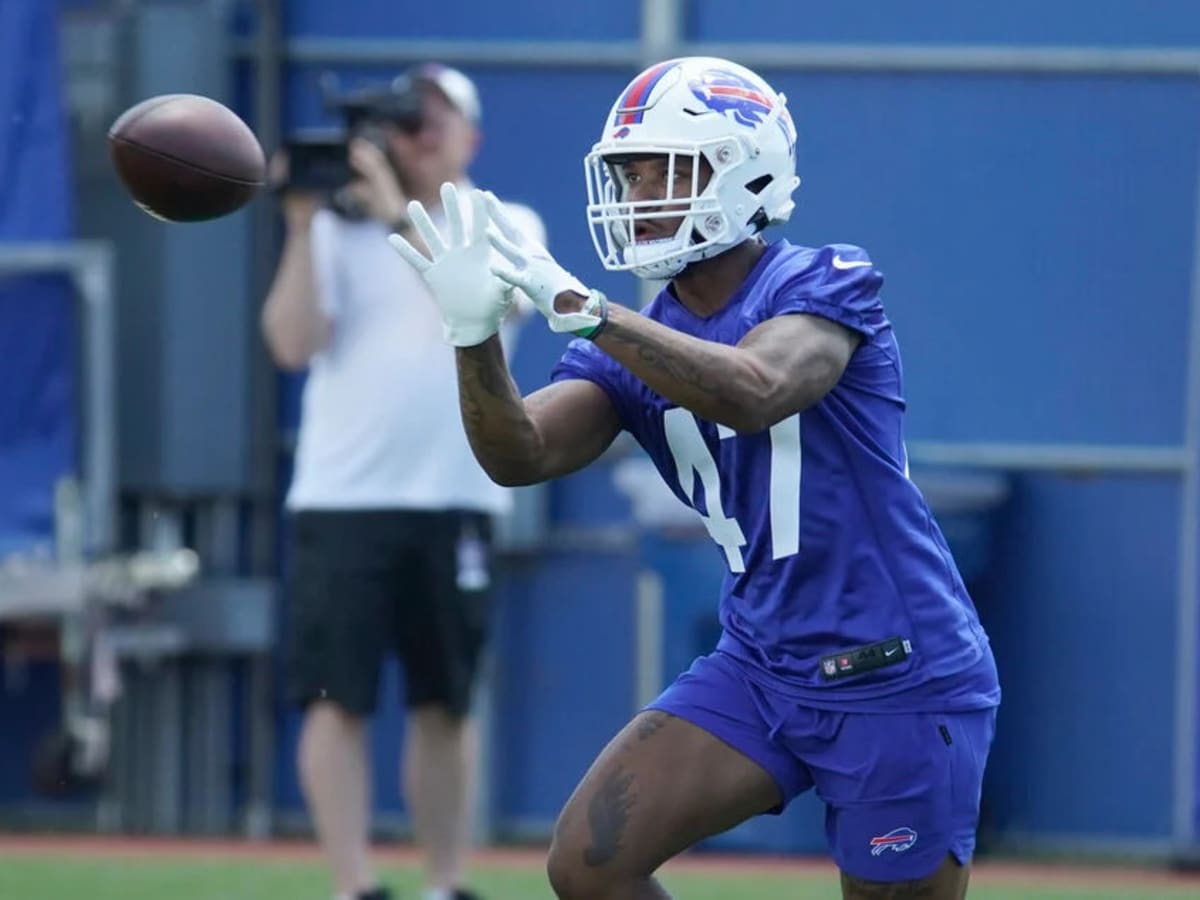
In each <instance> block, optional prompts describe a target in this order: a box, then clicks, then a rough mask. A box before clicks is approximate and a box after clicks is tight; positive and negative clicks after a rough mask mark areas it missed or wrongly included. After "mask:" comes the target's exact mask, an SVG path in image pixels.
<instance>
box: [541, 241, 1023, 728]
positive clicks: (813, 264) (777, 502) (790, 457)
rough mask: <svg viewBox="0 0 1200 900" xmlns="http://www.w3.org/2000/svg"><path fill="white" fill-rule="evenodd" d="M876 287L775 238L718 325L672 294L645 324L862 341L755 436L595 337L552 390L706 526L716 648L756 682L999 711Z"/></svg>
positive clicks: (857, 698)
mask: <svg viewBox="0 0 1200 900" xmlns="http://www.w3.org/2000/svg"><path fill="white" fill-rule="evenodd" d="M882 280H883V279H882V276H881V275H880V273H879V272H878V271H877V270H876V269H875V268H874V266H873V265H872V264H871V263H870V262H869V261H868V259H867V255H866V254H865V253H864V251H863V250H861V249H860V248H858V247H853V246H849V245H845V244H835V245H830V246H826V247H822V248H821V249H816V250H815V249H811V248H807V247H796V246H792V245H790V244H789V243H787V242H786V241H780V242H778V243H775V244H773V245H771V246H770V247H768V248H767V250H766V252H765V253H764V254H763V256H762V258H761V260H760V261H759V262H758V264H757V265H756V266H755V268H754V270H753V271H752V272H751V273H750V275H749V276H748V277H747V278H746V281H745V283H744V284H743V285H742V287H741V289H740V290H739V291H738V292H737V294H736V295H735V296H734V297H733V298H731V299H730V301H729V303H727V304H726V305H725V306H724V307H723V308H722V309H721V310H719V311H718V312H716V313H714V314H713V315H711V316H709V317H707V318H700V317H698V316H696V315H693V314H692V313H691V312H689V311H688V310H687V309H685V308H684V307H683V305H682V304H680V303H679V301H678V300H677V299H676V298H675V297H674V295H673V294H672V293H671V292H670V290H669V289H668V290H663V291H662V292H660V293H659V295H658V296H657V297H656V298H655V299H654V301H653V302H652V303H651V304H650V305H649V306H647V307H646V308H645V309H644V310H643V311H642V314H643V315H645V316H647V317H648V318H651V319H654V320H656V321H658V322H661V323H663V324H664V325H668V326H670V327H671V328H674V329H676V330H678V331H681V332H683V333H685V334H689V335H693V336H695V337H697V338H701V339H703V340H708V341H714V342H716V343H721V344H730V345H732V344H737V343H738V342H739V341H740V340H741V339H742V338H743V337H744V336H745V335H746V333H747V332H749V331H750V330H751V329H753V328H754V327H755V326H757V325H759V324H761V323H762V322H764V321H766V320H767V319H770V318H772V317H774V316H782V315H789V314H795V313H804V314H808V315H816V316H822V317H824V318H827V319H831V320H832V321H834V322H837V323H839V324H841V325H843V326H845V327H846V328H849V329H850V330H852V331H854V332H856V333H857V334H858V335H860V336H861V342H860V343H859V346H858V348H857V349H856V350H855V352H854V354H853V355H852V356H851V358H850V362H849V365H848V366H847V367H846V371H845V373H844V374H843V375H842V377H841V380H840V381H839V382H838V383H837V385H836V386H835V387H834V388H833V390H832V391H830V392H829V393H828V394H827V395H826V396H825V397H824V398H823V399H822V400H821V401H820V402H819V403H817V404H816V405H815V406H813V407H811V408H809V409H806V410H804V411H803V412H801V413H797V414H795V415H792V416H789V417H788V418H786V419H784V420H783V421H781V422H778V423H776V424H775V425H773V426H771V427H770V428H769V429H768V430H766V431H763V432H760V433H758V434H739V433H737V432H734V431H733V430H732V429H730V428H727V427H725V426H723V425H717V424H715V423H713V422H706V421H703V420H701V419H699V418H698V417H696V416H695V415H693V414H692V413H691V412H689V411H688V410H686V409H682V408H680V407H678V406H676V405H675V404H673V403H671V402H670V401H668V400H666V399H665V398H664V397H662V396H660V395H659V394H657V393H655V392H654V391H653V390H651V389H650V388H649V387H647V386H646V385H645V384H644V383H643V382H642V381H641V380H640V379H638V378H637V377H636V376H634V375H632V374H631V373H630V372H629V371H628V370H626V369H625V368H624V367H622V366H621V365H619V364H618V363H616V362H615V361H614V360H613V359H612V358H611V357H610V356H608V355H607V354H606V353H605V352H604V351H603V350H601V349H600V348H599V347H597V346H596V345H594V344H592V343H590V342H588V341H584V340H576V341H572V343H571V344H570V346H569V347H568V348H567V351H566V353H565V354H564V355H563V358H562V360H561V361H560V362H559V364H558V365H557V366H556V367H555V369H554V372H553V375H552V377H553V379H554V380H560V379H564V378H583V379H587V380H590V381H592V382H595V383H596V384H597V385H599V386H600V387H601V388H602V389H603V390H604V391H605V392H606V393H607V395H608V397H609V399H610V400H611V401H612V404H613V406H614V407H615V408H616V411H617V414H618V416H619V417H620V421H621V424H622V426H623V427H624V428H625V429H626V430H627V431H629V432H630V433H631V434H632V435H633V436H634V437H635V438H636V439H637V440H638V442H639V443H640V444H641V445H642V447H643V448H644V449H645V450H646V452H647V453H648V454H649V456H650V458H651V459H652V460H653V461H654V464H655V466H656V467H657V468H658V471H659V473H660V474H661V475H662V477H663V479H664V480H665V481H666V483H667V484H668V485H669V486H670V487H671V490H672V491H674V492H675V494H676V495H677V496H678V497H679V499H680V500H682V501H683V502H684V503H686V504H687V505H689V506H691V507H693V508H695V509H696V511H697V512H699V513H700V515H701V517H702V520H703V522H704V525H705V527H706V528H707V529H708V532H709V534H710V535H711V536H712V538H713V540H714V541H715V542H716V544H717V546H718V547H719V548H720V550H721V552H722V554H723V555H724V558H725V562H726V564H727V566H728V569H729V571H728V574H727V575H726V577H725V580H724V583H723V586H722V589H721V602H720V621H721V626H722V629H723V632H722V636H721V639H720V643H719V644H718V649H719V650H721V651H724V652H725V653H728V654H730V655H731V656H733V657H735V658H736V659H738V660H740V661H741V663H742V664H743V669H744V670H745V671H746V673H747V675H748V676H749V677H751V678H753V679H757V680H760V681H762V682H763V683H764V684H766V685H768V686H771V687H774V688H775V689H777V690H781V691H785V692H788V693H790V694H792V695H794V696H796V697H798V698H801V699H803V700H804V701H805V702H806V703H809V704H810V705H814V706H821V707H827V708H834V709H837V708H843V707H845V706H847V705H849V706H852V707H853V708H855V709H858V710H871V709H878V710H880V711H929V710H950V709H973V708H983V707H987V706H992V705H995V704H996V703H998V702H999V686H998V683H997V681H996V674H995V667H994V662H993V661H992V657H991V651H990V649H989V647H988V641H987V636H986V635H985V634H984V632H983V629H982V627H981V626H980V624H979V619H978V616H977V615H976V612H975V608H974V606H973V604H972V603H971V600H970V598H969V597H968V595H967V592H966V589H965V588H964V587H963V583H962V578H961V577H960V576H959V573H958V569H957V568H956V566H955V564H954V560H953V559H952V558H951V555H950V551H949V548H948V547H947V545H946V541H945V539H944V538H943V537H942V533H941V531H940V530H939V528H938V526H937V523H936V522H935V521H934V519H933V516H932V514H931V513H930V510H929V507H928V505H927V504H926V502H925V499H924V498H923V497H922V495H921V493H920V491H919V490H918V489H917V487H916V485H914V484H913V482H912V481H911V480H910V479H909V477H908V463H907V458H906V452H905V448H904V437H903V420H904V408H905V403H904V396H903V378H902V374H901V367H900V352H899V349H898V347H897V344H896V339H895V336H894V335H893V333H892V326H891V323H889V322H888V319H887V317H886V316H885V315H884V311H883V307H882V305H881V304H880V301H879V288H880V285H881V283H882Z"/></svg>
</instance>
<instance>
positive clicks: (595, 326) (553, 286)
mask: <svg viewBox="0 0 1200 900" xmlns="http://www.w3.org/2000/svg"><path fill="white" fill-rule="evenodd" d="M476 193H480V194H482V196H483V197H484V199H485V201H486V203H487V212H488V215H489V216H490V217H491V220H492V224H493V225H495V228H493V229H490V230H489V231H488V240H490V241H491V242H492V246H493V247H495V248H496V250H497V251H499V253H500V255H501V256H503V257H504V258H505V259H506V260H508V262H510V263H511V264H512V265H511V266H509V265H505V264H504V263H501V262H493V264H492V272H493V273H494V274H495V275H496V277H497V278H499V279H500V280H501V281H504V282H507V283H508V284H510V285H512V286H513V287H515V288H520V289H521V290H522V291H524V292H525V293H526V294H527V295H528V296H529V299H530V300H532V301H533V305H534V306H536V307H537V308H538V312H540V313H541V314H542V315H543V316H545V317H546V321H547V322H548V323H549V324H550V330H551V331H556V332H559V333H563V332H570V333H571V334H576V335H579V336H580V337H595V336H597V335H598V334H599V332H600V329H601V328H602V327H603V325H604V321H605V318H606V315H605V314H606V305H607V300H605V299H604V296H603V295H602V294H600V293H599V292H598V291H589V290H588V289H587V288H585V287H584V286H583V283H582V282H581V281H580V280H579V279H578V278H576V277H575V276H574V275H572V274H571V273H570V272H568V271H567V270H566V269H564V268H563V267H562V266H560V265H559V264H558V261H557V260H555V258H554V257H553V256H551V255H550V251H549V250H547V249H546V248H545V247H543V246H542V245H541V244H539V243H538V242H537V241H535V240H534V239H533V238H531V237H528V236H527V235H526V234H524V233H523V232H522V231H521V230H520V229H519V228H517V226H516V225H514V224H513V223H512V220H511V219H509V218H508V214H507V213H506V212H505V211H504V207H503V206H502V205H501V204H500V201H499V200H497V199H496V196H495V195H494V194H492V193H491V192H490V191H487V192H480V191H478V190H477V191H476ZM564 291H571V292H572V293H575V294H579V295H580V297H584V298H588V299H587V302H586V304H585V305H584V308H583V311H580V312H569V313H560V312H558V311H557V310H555V308H554V298H555V297H557V296H558V295H559V294H561V293H563V292H564Z"/></svg>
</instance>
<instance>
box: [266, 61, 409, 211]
mask: <svg viewBox="0 0 1200 900" xmlns="http://www.w3.org/2000/svg"><path fill="white" fill-rule="evenodd" d="M331 85H333V81H332V79H328V78H327V79H324V80H323V83H322V90H323V93H324V94H325V106H326V109H329V110H334V111H336V112H337V114H338V115H339V116H340V117H341V119H342V125H343V127H342V128H341V129H340V130H339V129H325V130H319V131H308V132H298V133H296V134H294V135H293V136H292V137H290V138H289V139H288V140H287V141H286V142H285V145H284V146H285V149H286V150H287V154H288V180H287V184H286V185H284V186H283V187H284V189H287V188H299V189H303V190H310V191H317V192H321V193H328V194H329V195H330V198H331V199H330V205H331V207H332V208H333V209H334V210H335V211H336V212H338V213H340V214H342V215H344V216H347V217H348V218H357V217H359V216H360V215H361V213H360V212H359V211H357V210H355V209H353V208H352V206H351V205H350V204H349V203H348V202H347V201H346V198H345V197H344V192H343V191H342V189H343V188H344V187H346V185H348V184H349V183H350V182H351V181H353V180H354V179H355V178H358V177H359V175H358V173H357V172H355V171H354V169H353V168H352V167H351V165H350V159H349V152H348V147H349V144H350V141H351V140H353V139H354V138H363V139H365V140H368V141H370V142H371V143H373V144H375V146H377V147H379V148H380V149H381V150H383V151H384V152H385V153H386V152H387V131H386V126H389V125H390V126H394V127H396V128H398V129H400V130H401V131H403V132H405V133H407V134H417V133H419V132H420V130H421V128H422V126H423V125H424V108H425V104H424V89H423V86H422V84H421V82H420V81H419V80H418V79H415V78H412V77H410V76H408V75H401V76H399V77H397V78H396V79H394V80H393V81H391V82H389V83H387V84H384V85H372V86H368V87H365V88H360V89H357V90H354V91H351V92H348V93H345V94H338V93H336V87H335V86H331ZM389 158H390V157H389ZM339 198H340V199H339Z"/></svg>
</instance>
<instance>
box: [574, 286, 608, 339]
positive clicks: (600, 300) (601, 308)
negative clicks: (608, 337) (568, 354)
mask: <svg viewBox="0 0 1200 900" xmlns="http://www.w3.org/2000/svg"><path fill="white" fill-rule="evenodd" d="M580 312H583V313H586V314H587V315H589V316H596V317H597V318H598V319H599V320H600V321H599V322H597V323H596V324H595V325H590V326H588V327H587V328H580V329H579V330H578V331H573V332H571V333H572V334H573V335H575V336H576V337H581V338H586V339H587V340H589V341H594V340H596V338H598V337H599V336H600V333H601V332H602V331H604V326H605V325H607V324H608V298H607V297H605V296H604V295H603V294H602V293H600V292H599V291H597V290H595V289H592V290H590V291H588V302H587V303H585V304H584V305H583V309H581V310H580Z"/></svg>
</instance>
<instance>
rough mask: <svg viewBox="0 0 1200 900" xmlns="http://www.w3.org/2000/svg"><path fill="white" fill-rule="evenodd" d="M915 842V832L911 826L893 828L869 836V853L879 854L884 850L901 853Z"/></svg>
mask: <svg viewBox="0 0 1200 900" xmlns="http://www.w3.org/2000/svg"><path fill="white" fill-rule="evenodd" d="M916 842H917V833H916V832H915V831H913V830H912V829H911V828H904V827H902V828H894V829H892V830H891V831H889V832H888V833H887V834H881V835H879V836H878V837H873V838H871V855H872V856H879V855H880V854H881V853H883V851H884V850H895V851H896V852H897V853H903V852H904V851H905V850H907V849H908V848H909V847H911V846H912V845H913V844H915V843H916Z"/></svg>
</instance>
